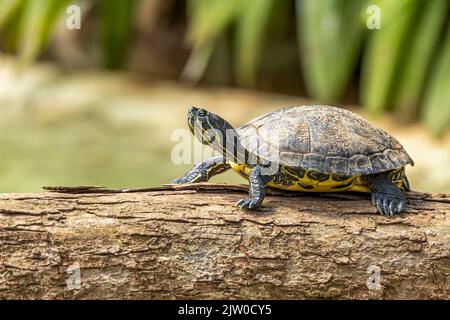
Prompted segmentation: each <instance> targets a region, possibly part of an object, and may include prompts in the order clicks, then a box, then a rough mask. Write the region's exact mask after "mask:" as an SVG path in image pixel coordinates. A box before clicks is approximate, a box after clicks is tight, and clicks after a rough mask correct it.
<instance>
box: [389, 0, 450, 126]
mask: <svg viewBox="0 0 450 320" xmlns="http://www.w3.org/2000/svg"><path fill="white" fill-rule="evenodd" d="M447 10H448V2H447V0H434V1H430V2H426V3H425V2H424V3H423V7H421V14H420V16H419V19H418V20H417V22H416V23H415V24H414V26H413V27H414V29H415V31H414V33H413V35H412V36H411V37H410V39H409V41H408V42H409V44H410V45H409V46H408V50H407V52H405V54H404V57H403V63H402V67H401V70H400V74H399V76H398V77H397V78H396V80H395V83H396V85H395V90H394V100H393V104H394V106H395V108H396V112H397V114H398V115H401V118H402V119H403V120H412V119H413V118H414V117H415V115H416V111H417V107H418V104H419V99H420V96H421V93H422V89H423V86H424V84H425V77H426V74H427V70H428V69H429V66H430V62H431V58H432V55H433V52H434V49H435V48H436V45H437V43H438V40H439V35H440V32H441V31H442V27H443V25H444V22H445V17H446V13H447Z"/></svg>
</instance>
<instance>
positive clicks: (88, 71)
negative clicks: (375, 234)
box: [0, 0, 450, 192]
mask: <svg viewBox="0 0 450 320" xmlns="http://www.w3.org/2000/svg"><path fill="white" fill-rule="evenodd" d="M73 5H75V6H77V7H75V9H77V8H79V9H80V13H81V15H80V22H81V29H71V28H68V26H67V23H68V22H69V24H70V22H73V21H75V20H73V19H76V16H75V15H76V10H75V11H73V8H74V7H73ZM374 6H375V7H374ZM378 9H379V13H380V16H379V18H380V20H379V22H380V28H379V29H371V28H369V26H370V25H371V23H373V22H374V21H375V22H376V21H377V20H376V19H377V17H378V16H376V10H378ZM373 10H375V11H373ZM74 12H75V13H74ZM74 14H75V15H74ZM74 17H75V18H74ZM311 103H327V104H337V105H340V106H343V107H345V108H349V109H351V110H353V111H356V112H358V113H360V114H362V115H363V116H365V117H366V118H369V119H370V120H371V121H373V122H375V123H376V125H377V126H379V127H382V128H384V129H386V130H388V131H389V132H391V133H393V134H394V135H395V136H396V137H398V138H399V140H400V141H401V142H402V144H403V145H404V146H405V148H406V149H407V151H408V152H409V153H410V155H411V156H412V157H413V159H414V160H415V162H416V166H415V167H414V168H408V169H407V170H408V171H407V172H408V174H409V175H410V177H411V182H412V187H413V188H414V189H417V190H421V191H430V192H450V132H449V128H450V1H448V0H433V1H427V0H396V1H392V0H373V1H364V0H297V1H295V0H277V1H276V0H190V1H182V0H115V1H111V0H85V1H82V0H79V1H68V0H0V112H1V117H0V132H1V135H0V164H1V167H0V191H1V192H32V191H38V190H39V189H40V187H41V186H44V185H102V186H108V187H145V186H153V185H159V184H162V183H166V182H168V181H170V180H171V179H173V178H175V177H177V176H179V175H181V174H182V173H183V172H184V171H185V170H186V169H187V168H188V167H189V165H175V164H174V163H172V161H171V149H172V147H173V146H174V145H175V144H176V142H175V141H172V140H171V134H172V132H173V130H175V129H177V128H183V127H186V125H185V122H186V121H185V114H186V110H187V107H188V106H190V105H200V106H203V107H206V108H208V109H210V110H211V111H214V112H217V113H220V114H221V115H223V116H224V117H225V118H227V119H228V120H229V121H230V122H231V123H233V124H234V125H236V126H239V125H241V124H243V123H245V122H246V121H248V120H249V119H251V118H253V117H255V116H258V115H260V114H262V113H265V112H268V111H271V110H274V109H277V108H279V107H281V106H288V105H298V104H311ZM215 180H216V181H224V182H243V180H241V179H240V178H239V177H237V175H233V174H231V173H227V174H226V175H224V176H222V177H217V178H215Z"/></svg>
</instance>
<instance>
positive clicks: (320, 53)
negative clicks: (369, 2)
mask: <svg viewBox="0 0 450 320" xmlns="http://www.w3.org/2000/svg"><path fill="white" fill-rule="evenodd" d="M364 3H365V2H364V1H360V0H321V1H316V0H297V1H296V5H297V6H296V8H297V29H298V42H299V48H300V59H301V65H302V69H303V76H304V78H305V84H306V89H307V91H308V93H309V94H310V95H311V96H313V97H315V98H318V99H321V100H323V101H326V102H335V101H336V100H337V99H338V98H339V97H340V96H341V95H342V93H343V92H344V90H345V88H346V86H347V85H348V82H349V80H350V77H351V75H352V73H353V71H354V70H355V67H356V62H357V58H358V53H359V51H360V48H361V43H362V35H363V31H364V29H363V25H362V23H361V20H360V19H359V17H360V12H361V9H362V7H363V5H364Z"/></svg>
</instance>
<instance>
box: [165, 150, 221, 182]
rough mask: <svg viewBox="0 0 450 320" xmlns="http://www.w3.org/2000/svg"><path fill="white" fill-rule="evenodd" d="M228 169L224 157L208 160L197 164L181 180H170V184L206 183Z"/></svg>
mask: <svg viewBox="0 0 450 320" xmlns="http://www.w3.org/2000/svg"><path fill="white" fill-rule="evenodd" d="M228 169H230V165H229V164H228V163H226V162H225V159H224V157H222V156H218V157H213V158H209V159H207V160H205V161H203V162H200V163H197V164H196V165H195V166H194V167H193V168H192V169H191V170H189V171H188V172H186V174H185V175H184V176H182V177H181V178H178V179H175V180H172V181H171V182H170V184H184V183H197V182H206V181H208V180H209V179H210V178H211V177H212V176H215V175H216V174H219V173H222V172H225V171H227V170H228Z"/></svg>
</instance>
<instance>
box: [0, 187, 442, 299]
mask: <svg viewBox="0 0 450 320" xmlns="http://www.w3.org/2000/svg"><path fill="white" fill-rule="evenodd" d="M48 190H49V191H47V192H42V193H38V194H3V195H1V196H0V248H1V249H0V298H2V299H13V298H14V299H36V298H37V299H73V298H76V299H100V298H112V299H131V298H137V299H167V298H171V299H173V298H175V299H191V298H193V299H204V298H214V299H228V298H231V299H234V298H237V299H240V298H245V299H266V298H270V299H305V298H306V299H310V298H314V299H315V298H338V299H355V298H356V299H367V298H376V299H380V298H381V299H405V298H407V299H413V298H418V299H429V298H434V299H439V298H440V299H449V298H450V197H449V196H448V195H444V194H441V195H434V196H432V195H430V194H423V193H416V192H410V193H408V203H407V207H406V211H405V212H404V213H402V214H401V215H399V216H396V217H394V218H387V217H384V216H381V215H379V214H378V213H376V209H375V208H374V207H373V206H372V205H371V203H370V196H369V195H367V194H348V193H346V194H317V195H313V194H304V193H295V194H294V193H288V192H280V191H276V190H270V191H269V196H268V197H267V198H266V200H265V202H264V204H263V208H262V209H261V210H260V211H256V212H249V211H242V210H240V209H238V208H237V207H235V206H234V204H235V203H236V202H237V201H238V200H239V199H240V198H242V197H244V196H246V195H245V194H244V192H246V187H244V186H237V185H212V184H198V185H187V186H178V187H175V186H167V187H160V188H152V189H140V190H107V189H102V188H93V187H78V188H63V187H60V188H48ZM78 276H79V277H78ZM368 282H369V284H368Z"/></svg>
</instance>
